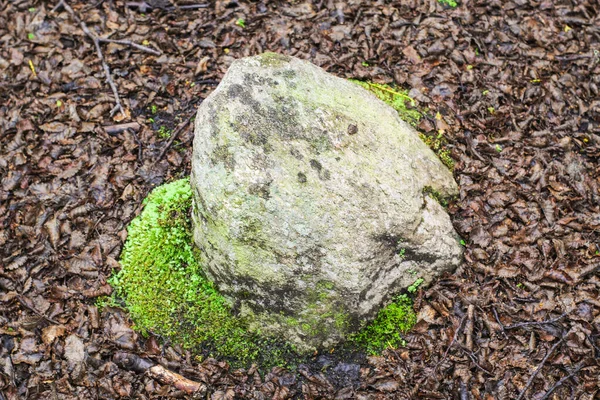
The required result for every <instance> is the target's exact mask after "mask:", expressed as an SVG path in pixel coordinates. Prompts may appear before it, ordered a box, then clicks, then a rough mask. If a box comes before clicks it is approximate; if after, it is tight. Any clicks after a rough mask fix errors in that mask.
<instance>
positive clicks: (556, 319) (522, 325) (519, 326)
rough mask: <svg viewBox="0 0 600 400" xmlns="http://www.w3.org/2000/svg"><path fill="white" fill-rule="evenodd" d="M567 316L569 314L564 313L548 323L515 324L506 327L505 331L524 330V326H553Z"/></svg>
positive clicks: (529, 322)
mask: <svg viewBox="0 0 600 400" xmlns="http://www.w3.org/2000/svg"><path fill="white" fill-rule="evenodd" d="M566 315H567V313H563V314H561V315H560V316H558V317H556V318H554V319H549V320H547V321H528V322H519V323H518V324H513V325H506V326H505V327H504V329H516V328H522V327H524V326H532V325H547V324H553V323H555V322H556V321H559V320H561V319H562V318H564V317H565V316H566Z"/></svg>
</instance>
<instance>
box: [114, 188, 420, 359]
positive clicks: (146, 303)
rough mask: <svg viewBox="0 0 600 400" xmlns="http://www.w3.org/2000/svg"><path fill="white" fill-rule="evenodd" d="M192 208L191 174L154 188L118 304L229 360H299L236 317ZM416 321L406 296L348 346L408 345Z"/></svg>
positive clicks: (135, 234)
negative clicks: (199, 244)
mask: <svg viewBox="0 0 600 400" xmlns="http://www.w3.org/2000/svg"><path fill="white" fill-rule="evenodd" d="M191 206H192V191H191V188H190V184H189V180H188V179H182V180H178V181H174V182H172V183H168V184H165V185H162V186H160V187H157V188H156V189H154V190H153V191H152V192H151V193H150V195H149V196H148V197H147V198H146V200H145V201H144V209H143V211H142V213H141V214H140V215H139V216H138V217H137V218H135V219H134V220H133V221H132V222H131V224H130V225H129V228H128V238H127V241H126V243H125V246H124V248H123V252H122V254H121V260H120V262H121V266H122V269H121V271H119V272H117V273H115V274H114V275H113V276H112V278H111V279H110V283H111V285H112V286H113V287H114V288H115V294H114V296H115V299H113V303H114V302H117V301H123V302H124V304H125V306H126V308H127V310H128V311H129V312H130V314H131V317H132V319H133V321H134V323H135V328H136V329H137V330H138V331H140V332H142V333H153V334H156V335H160V336H162V337H163V338H165V339H168V340H170V341H171V342H173V343H177V344H180V345H183V346H184V347H186V348H189V349H191V350H192V351H193V352H195V353H196V354H201V353H204V354H206V355H211V356H215V357H224V358H226V359H229V360H230V361H232V362H233V364H234V365H239V366H247V365H248V364H249V363H251V362H259V363H261V364H262V366H263V367H267V366H272V365H288V366H289V365H293V364H294V362H293V359H294V358H295V359H296V360H298V359H300V358H301V357H302V356H301V355H298V354H294V353H293V350H292V347H291V346H290V345H288V344H285V343H281V341H278V340H276V339H273V338H265V337H260V336H259V335H257V334H255V333H253V332H249V331H248V329H247V327H248V325H249V324H248V323H249V321H246V320H244V319H242V318H239V317H237V316H235V315H233V313H232V311H231V305H230V304H229V303H228V302H227V301H226V299H225V298H224V297H223V296H221V295H220V294H219V293H218V292H217V291H216V290H215V288H214V287H213V285H212V284H211V282H209V281H208V280H207V279H206V277H205V276H204V274H203V272H202V268H201V266H200V264H199V262H198V260H199V256H198V253H197V251H198V250H197V249H196V248H195V247H194V246H193V241H192V234H191V220H190V208H191ZM323 288H324V289H326V286H323ZM338 320H339V321H338ZM334 321H335V322H334V323H346V321H345V320H341V319H340V318H338V319H334ZM415 322H416V314H415V312H414V311H413V309H412V301H411V299H410V298H409V297H408V296H407V295H401V296H399V297H397V298H396V299H395V300H394V302H393V303H392V304H390V305H389V306H387V307H386V308H384V309H383V310H381V311H380V312H379V314H378V316H377V318H376V319H375V321H374V322H372V323H370V324H368V325H367V326H365V327H364V328H363V329H362V330H361V331H360V332H358V333H356V334H355V335H353V336H352V338H351V339H350V340H349V341H348V343H346V345H345V347H348V346H356V347H359V348H364V349H366V350H368V351H369V352H370V353H376V352H378V351H380V350H382V349H384V348H387V347H397V346H399V345H401V344H402V342H403V341H402V336H401V334H402V333H404V332H406V331H408V330H409V329H410V328H411V327H412V326H413V325H414V323H415ZM290 323H291V324H293V323H294V321H290ZM316 325H318V324H316ZM316 328H319V326H316V327H311V329H316ZM320 328H323V327H320Z"/></svg>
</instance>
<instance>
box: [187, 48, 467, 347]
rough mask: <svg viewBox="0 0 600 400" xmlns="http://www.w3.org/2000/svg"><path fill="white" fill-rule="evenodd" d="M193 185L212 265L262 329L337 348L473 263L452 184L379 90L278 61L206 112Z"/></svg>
mask: <svg viewBox="0 0 600 400" xmlns="http://www.w3.org/2000/svg"><path fill="white" fill-rule="evenodd" d="M195 135H196V136H195V139H194V153H193V161H192V177H191V183H192V187H193V189H194V210H193V222H194V240H195V243H196V244H197V245H198V247H199V248H200V250H201V253H202V255H201V257H202V262H203V267H204V268H205V270H206V273H207V275H208V276H209V278H211V279H212V280H213V281H214V282H215V284H216V286H217V287H218V289H219V290H220V291H221V293H223V294H224V295H225V296H226V297H228V298H229V299H231V300H232V304H233V305H234V307H235V309H236V310H237V311H238V312H239V313H240V315H242V316H244V317H246V318H247V319H248V321H249V322H250V325H251V327H252V328H253V329H256V330H260V331H261V332H263V333H269V334H275V335H280V337H283V338H286V339H287V340H290V341H291V342H292V343H294V344H296V345H297V347H298V349H299V350H301V351H308V350H312V349H315V348H326V347H328V346H331V345H333V344H335V343H337V342H339V341H340V340H342V339H344V337H345V336H347V334H348V333H349V332H352V331H354V330H356V329H357V328H358V327H359V326H360V325H361V324H364V323H365V322H367V321H368V320H369V319H372V318H373V317H374V316H375V315H376V313H377V311H378V310H379V309H380V308H381V307H382V306H383V305H385V303H386V301H388V300H389V299H390V297H391V296H392V295H393V294H395V293H398V292H399V291H400V290H401V289H402V288H405V287H407V286H409V285H411V284H412V283H414V282H415V280H417V279H419V278H423V279H424V283H425V284H426V283H428V282H430V281H431V280H432V279H433V278H434V277H436V276H438V275H439V274H440V273H442V272H443V271H447V270H450V269H452V268H454V267H456V266H457V265H458V264H459V263H460V262H461V257H462V247H461V245H460V243H459V237H458V235H457V234H456V232H455V231H454V229H453V227H452V224H451V222H450V219H449V217H448V215H447V214H446V212H445V210H444V208H443V207H442V206H440V205H439V204H438V203H437V202H436V201H435V200H434V199H433V198H431V197H429V196H428V195H426V194H425V192H426V191H434V192H437V193H438V194H439V195H441V196H442V197H450V196H454V195H456V194H457V192H458V189H457V185H456V183H455V181H454V180H453V178H452V174H451V173H450V172H449V171H448V170H447V169H446V167H445V166H444V165H443V164H442V163H441V162H440V161H439V160H438V158H437V157H436V156H435V154H434V153H433V152H432V151H431V150H430V149H429V148H428V147H427V146H426V145H425V144H424V143H423V142H422V141H421V140H420V139H419V136H418V134H417V132H416V131H415V130H414V129H413V128H412V127H410V126H409V125H408V124H406V123H405V122H403V121H402V120H400V119H399V117H398V115H397V113H396V112H395V111H394V110H393V109H392V108H390V107H389V106H387V105H386V104H385V103H383V102H382V101H380V100H378V99H377V98H376V97H375V96H373V95H372V94H371V93H369V92H368V91H366V90H365V89H363V88H361V87H359V86H358V85H356V84H354V83H352V82H350V81H347V80H345V79H341V78H337V77H335V76H333V75H330V74H328V73H326V72H325V71H323V70H322V69H321V68H319V67H317V66H315V65H312V64H310V63H309V62H306V61H302V60H299V59H297V58H293V57H287V56H283V55H279V54H274V53H265V54H263V55H260V56H256V57H249V58H244V59H240V60H237V61H235V62H234V63H233V64H232V65H231V67H230V69H229V70H228V72H227V74H226V75H225V77H224V78H223V81H222V82H221V83H220V84H219V86H218V87H217V88H216V89H215V91H214V92H213V93H212V94H211V95H210V96H208V98H207V99H206V100H204V102H203V103H202V105H201V106H200V109H199V111H198V116H197V118H196V121H195Z"/></svg>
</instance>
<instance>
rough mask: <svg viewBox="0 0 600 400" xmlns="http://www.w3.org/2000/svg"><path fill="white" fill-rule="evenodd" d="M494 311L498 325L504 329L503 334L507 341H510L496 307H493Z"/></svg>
mask: <svg viewBox="0 0 600 400" xmlns="http://www.w3.org/2000/svg"><path fill="white" fill-rule="evenodd" d="M492 311H493V312H494V318H495V319H496V322H497V323H498V325H500V328H502V334H503V335H504V337H505V338H506V339H508V336H506V332H505V330H504V325H503V324H502V322H500V317H498V312H497V311H496V309H495V308H494V307H492Z"/></svg>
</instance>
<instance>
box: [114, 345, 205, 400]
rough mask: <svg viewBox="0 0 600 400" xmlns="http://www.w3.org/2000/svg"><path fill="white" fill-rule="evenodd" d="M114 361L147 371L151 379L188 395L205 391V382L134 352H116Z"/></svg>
mask: <svg viewBox="0 0 600 400" xmlns="http://www.w3.org/2000/svg"><path fill="white" fill-rule="evenodd" d="M113 360H114V362H115V363H116V364H117V365H120V366H121V367H123V368H125V369H128V370H132V371H135V372H139V373H147V374H148V375H149V376H150V377H151V378H152V379H155V380H157V381H159V382H160V383H162V384H165V385H172V386H173V387H175V388H176V389H178V390H181V391H183V392H185V393H187V394H189V395H194V396H198V395H203V394H205V393H206V391H207V387H206V385H205V384H203V383H201V382H195V381H192V380H190V379H187V378H186V377H184V376H182V375H179V374H177V373H175V372H172V371H169V370H168V369H166V368H165V367H163V366H162V365H160V364H154V363H153V362H152V361H150V360H147V359H145V358H142V357H139V356H137V355H135V354H131V353H125V352H118V353H116V354H115V356H114V357H113Z"/></svg>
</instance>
